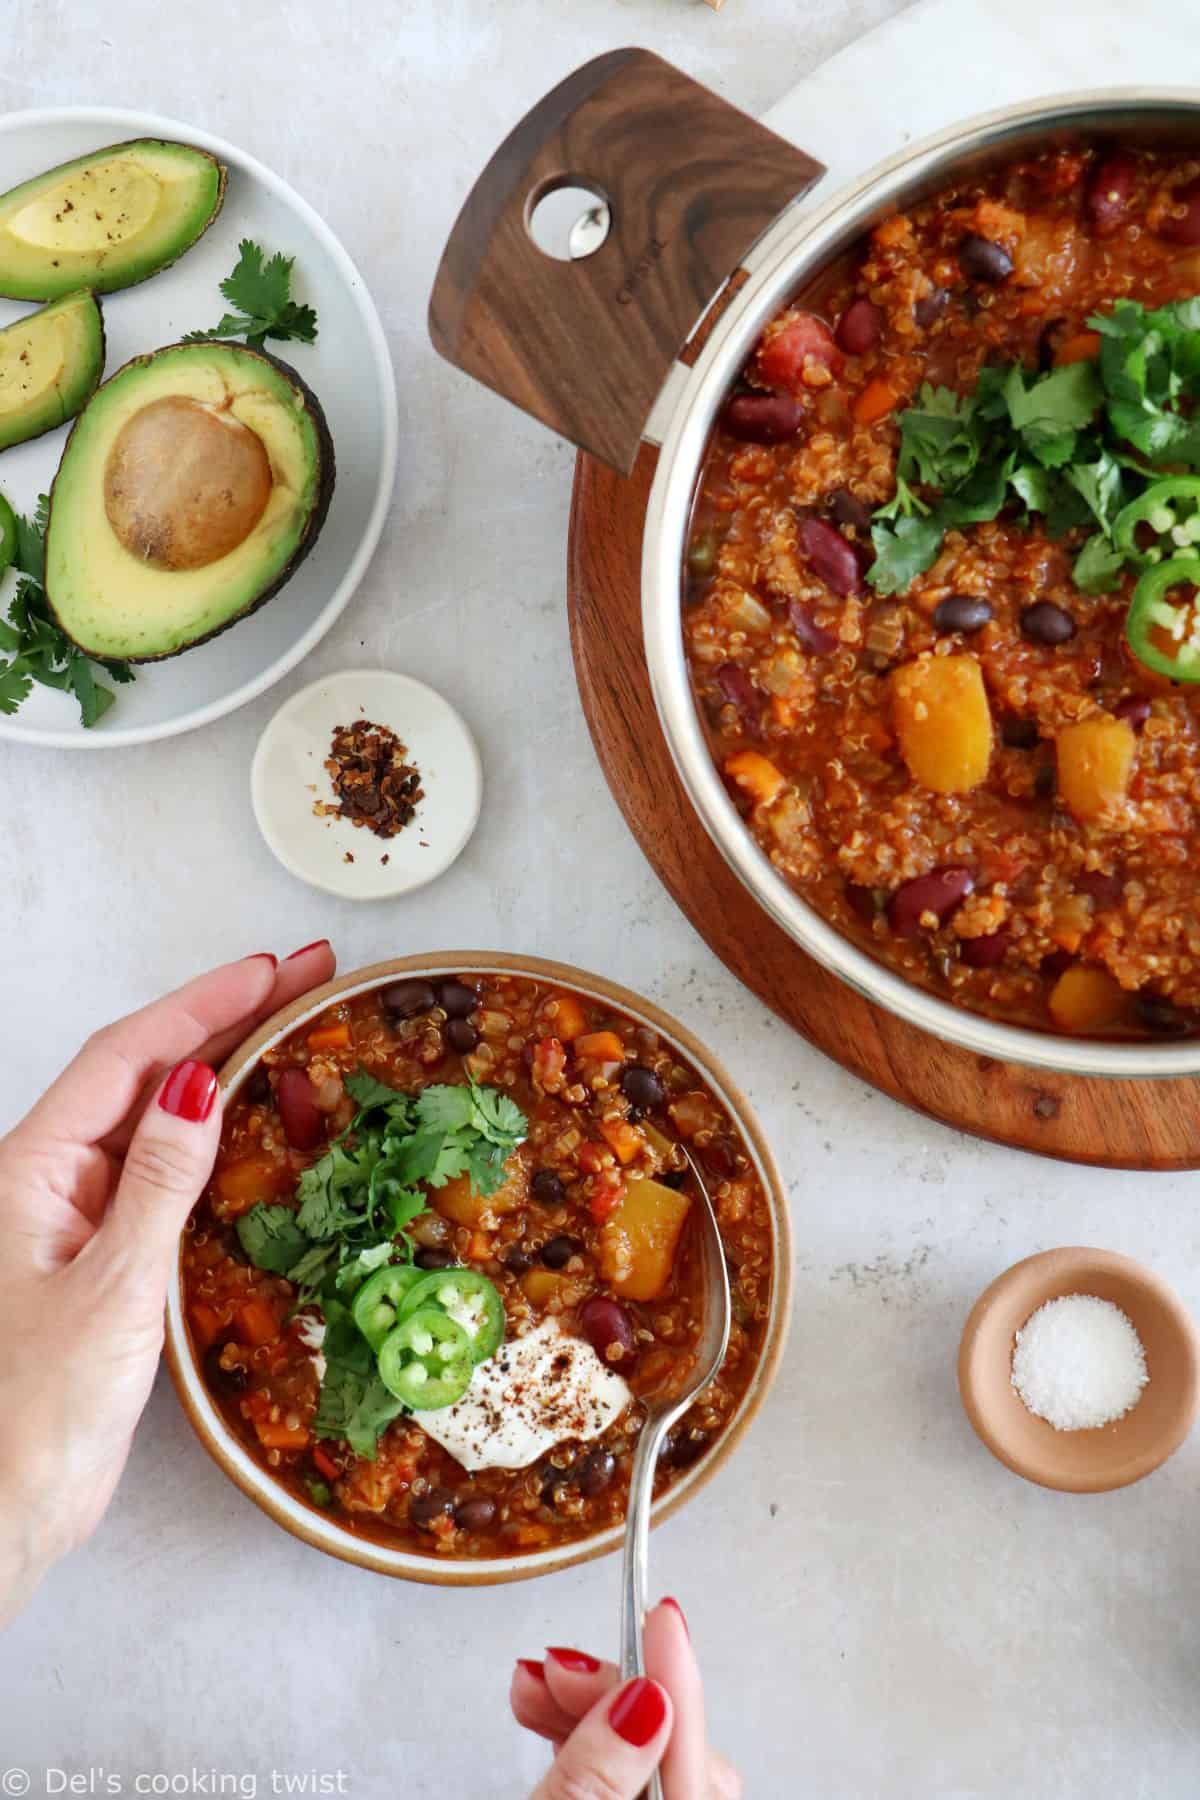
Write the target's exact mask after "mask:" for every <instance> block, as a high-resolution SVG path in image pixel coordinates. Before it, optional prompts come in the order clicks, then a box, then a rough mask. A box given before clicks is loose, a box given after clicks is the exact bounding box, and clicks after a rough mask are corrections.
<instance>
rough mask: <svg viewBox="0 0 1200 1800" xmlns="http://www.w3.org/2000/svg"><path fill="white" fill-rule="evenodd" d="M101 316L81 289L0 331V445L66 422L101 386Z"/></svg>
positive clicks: (92, 298) (93, 299) (95, 302)
mask: <svg viewBox="0 0 1200 1800" xmlns="http://www.w3.org/2000/svg"><path fill="white" fill-rule="evenodd" d="M103 373H104V321H103V319H102V318H101V316H100V303H99V301H98V300H97V299H96V296H95V294H92V293H89V291H88V290H87V289H86V288H84V289H82V290H81V291H80V292H79V293H75V294H66V295H64V296H63V298H62V299H61V300H53V301H51V303H50V305H49V306H43V307H40V308H39V309H38V311H37V312H32V313H27V314H26V316H25V317H24V318H23V319H18V320H17V322H16V324H15V325H8V326H6V327H5V328H4V330H3V331H0V450H7V449H8V447H9V445H10V444H23V443H24V442H25V440H26V439H27V438H35V437H40V436H41V435H42V433H43V431H53V430H54V428H55V426H56V425H65V424H66V422H67V420H68V419H73V418H74V417H75V414H76V413H77V412H78V411H79V409H80V407H81V406H82V405H83V404H84V402H85V401H86V400H89V399H90V398H91V396H92V395H93V394H94V393H95V391H96V389H97V387H98V386H99V385H100V377H101V375H103Z"/></svg>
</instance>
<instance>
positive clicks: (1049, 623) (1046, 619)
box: [1021, 600, 1075, 644]
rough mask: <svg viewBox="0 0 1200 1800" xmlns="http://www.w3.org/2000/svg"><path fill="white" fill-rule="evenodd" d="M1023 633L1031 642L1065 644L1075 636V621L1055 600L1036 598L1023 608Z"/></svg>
mask: <svg viewBox="0 0 1200 1800" xmlns="http://www.w3.org/2000/svg"><path fill="white" fill-rule="evenodd" d="M1021 634H1022V636H1023V637H1027V638H1028V639H1029V641H1030V643H1031V644H1065V643H1067V642H1068V640H1069V639H1071V638H1073V637H1074V636H1075V621H1074V619H1073V618H1072V617H1071V615H1070V613H1069V612H1067V611H1066V610H1065V609H1064V608H1063V607H1061V606H1055V604H1054V602H1053V600H1035V601H1034V603H1033V605H1032V606H1026V607H1023V608H1022V611H1021Z"/></svg>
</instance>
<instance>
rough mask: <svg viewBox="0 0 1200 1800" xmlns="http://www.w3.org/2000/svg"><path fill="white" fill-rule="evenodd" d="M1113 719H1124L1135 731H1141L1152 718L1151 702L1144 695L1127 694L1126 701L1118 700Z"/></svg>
mask: <svg viewBox="0 0 1200 1800" xmlns="http://www.w3.org/2000/svg"><path fill="white" fill-rule="evenodd" d="M1113 717H1114V718H1117V719H1124V721H1125V723H1126V724H1127V725H1131V726H1132V727H1133V729H1134V731H1140V730H1141V729H1142V726H1143V725H1144V724H1145V723H1146V720H1147V719H1148V718H1149V717H1150V702H1149V700H1147V698H1146V696H1145V695H1144V694H1127V695H1126V697H1125V699H1124V700H1118V701H1117V704H1116V705H1115V706H1114V707H1113Z"/></svg>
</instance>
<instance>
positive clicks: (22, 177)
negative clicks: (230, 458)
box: [0, 106, 397, 750]
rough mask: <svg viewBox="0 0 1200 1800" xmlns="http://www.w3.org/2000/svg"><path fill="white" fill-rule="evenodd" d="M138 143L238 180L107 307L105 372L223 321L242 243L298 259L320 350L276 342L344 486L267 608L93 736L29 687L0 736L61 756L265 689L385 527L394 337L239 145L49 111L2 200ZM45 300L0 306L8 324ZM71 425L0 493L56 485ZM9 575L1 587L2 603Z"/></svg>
mask: <svg viewBox="0 0 1200 1800" xmlns="http://www.w3.org/2000/svg"><path fill="white" fill-rule="evenodd" d="M136 137H162V138H177V139H180V140H181V141H182V142H184V143H190V144H198V145H200V146H201V148H203V149H205V150H211V151H212V152H213V154H214V155H215V156H217V157H219V158H220V160H221V161H222V162H223V163H224V164H225V165H226V166H227V168H228V170H229V186H228V190H227V192H226V196H225V204H224V206H223V207H222V208H221V211H220V212H219V213H218V215H217V218H216V220H215V222H214V223H213V225H212V226H211V228H210V229H209V230H208V231H207V232H206V233H205V235H204V236H203V237H202V238H201V239H200V241H199V243H198V244H196V245H195V247H194V248H193V249H191V250H189V251H187V252H186V254H185V255H184V256H182V257H181V258H180V260H179V261H178V262H177V263H176V264H175V266H174V267H173V268H170V269H166V270H164V271H163V273H162V274H161V275H155V276H153V277H152V278H151V279H150V280H149V281H146V282H142V283H141V284H140V285H139V286H137V287H132V288H127V289H126V290H125V291H124V292H122V293H118V294H109V295H106V296H104V297H103V298H102V299H101V306H102V307H103V310H104V328H105V332H106V334H107V338H108V355H107V359H106V362H105V374H106V375H112V374H114V373H115V372H116V370H117V369H119V368H120V367H121V365H122V363H125V362H128V360H129V358H130V357H131V356H138V355H142V354H144V353H145V352H146V351H148V350H155V349H157V348H158V347H159V346H160V345H162V344H170V343H174V342H175V341H176V340H177V339H178V338H180V337H182V336H183V334H184V332H186V331H194V330H202V329H204V328H206V327H208V326H211V325H215V324H216V322H217V320H218V319H219V318H220V316H221V314H222V312H223V311H224V310H225V302H224V301H223V299H222V297H221V294H220V290H219V287H218V283H219V282H221V281H222V280H223V279H224V277H225V276H226V275H228V273H229V271H230V270H231V269H232V267H233V265H234V263H235V262H236V260H237V246H238V241H239V239H241V238H244V237H250V238H254V239H255V240H256V241H257V242H258V243H261V244H262V245H263V247H264V248H265V249H267V250H270V251H274V250H279V251H282V252H283V253H284V254H285V255H288V256H294V257H295V259H296V267H295V271H294V274H293V278H292V279H293V288H294V292H295V294H296V297H297V298H298V299H301V300H305V301H307V302H308V303H309V304H310V305H312V306H314V307H315V308H316V310H317V319H318V335H317V341H316V343H315V344H290V343H286V344H275V343H273V342H272V341H270V340H268V343H267V349H268V350H270V351H272V352H278V354H279V355H280V356H282V357H283V358H284V360H285V361H286V362H289V363H291V364H293V366H294V367H295V368H296V370H297V371H298V372H299V374H301V375H302V376H303V377H304V379H305V381H307V382H308V384H309V386H310V387H311V388H312V389H313V390H314V392H315V393H316V395H317V398H318V399H319V400H320V402H321V404H322V406H323V407H324V409H325V416H326V418H327V420H328V421H329V429H330V431H331V433H332V435H333V443H334V452H335V456H336V460H337V485H336V487H335V489H334V495H333V503H332V505H331V506H330V508H329V516H328V518H327V519H326V521H325V526H324V529H323V531H322V533H321V536H320V539H319V540H318V542H317V545H316V548H315V549H314V550H313V551H312V554H311V555H310V556H309V557H308V558H307V560H306V561H305V562H304V563H303V564H302V565H301V567H300V569H299V570H298V571H297V573H296V574H295V575H294V576H293V578H292V580H291V581H289V582H288V584H287V586H286V587H285V588H283V589H282V590H281V591H280V592H279V593H278V594H277V595H276V596H275V598H274V599H273V600H271V601H269V602H268V604H267V605H266V606H264V607H262V608H261V609H260V610H259V611H258V612H256V613H254V614H252V615H251V617H250V618H248V619H243V620H242V622H241V623H240V624H238V625H235V626H234V627H233V628H232V630H230V631H227V632H224V633H223V634H222V635H221V636H220V637H218V638H214V639H213V641H212V642H211V643H209V644H204V645H202V646H201V647H200V648H199V649H197V650H189V651H187V652H186V653H185V654H184V655H183V656H175V657H171V658H170V659H169V660H168V661H166V662H162V663H146V664H143V665H142V666H141V667H140V669H139V670H138V675H137V680H136V682H133V683H131V684H129V685H128V686H125V687H122V688H121V689H120V690H119V691H118V695H117V703H116V705H115V706H113V707H111V708H110V710H109V712H108V713H107V715H106V716H105V718H104V719H103V720H102V721H101V723H100V724H99V725H97V726H95V727H93V729H92V730H91V731H85V730H84V729H83V727H82V726H81V725H80V724H79V709H78V707H77V706H76V704H75V701H74V699H73V698H72V697H71V696H70V695H69V694H60V693H55V692H53V691H52V690H50V689H48V688H42V687H36V686H35V688H34V690H33V692H32V693H31V694H30V696H29V698H28V700H26V701H25V703H24V705H23V706H22V707H21V709H20V711H19V712H17V713H15V714H13V716H12V717H11V718H6V717H4V716H3V715H0V738H17V739H20V740H22V741H24V742H26V743H34V744H49V745H54V746H58V747H62V748H68V749H87V750H106V749H111V748H114V747H116V746H119V745H122V744H144V743H148V742H150V741H151V740H152V739H154V738H162V737H172V736H174V735H175V734H176V733H178V732H181V731H191V730H193V729H194V728H195V727H196V726H197V725H206V724H208V723H209V722H210V721H211V720H213V719H219V718H221V717H222V715H223V714H225V713H228V712H232V711H233V710H234V708H235V707H238V706H243V705H244V704H245V703H246V701H247V700H253V699H254V698H255V696H256V695H258V694H261V693H263V692H265V690H266V689H267V688H269V687H270V686H271V685H272V684H273V683H274V682H276V681H278V680H279V679H280V677H281V676H283V675H286V674H287V672H288V670H289V669H292V668H294V667H295V666H296V664H297V663H298V662H299V661H300V659H301V657H303V656H306V655H307V654H308V652H309V651H310V650H311V649H312V647H313V645H314V644H316V643H317V642H319V640H320V639H321V638H322V637H323V636H324V635H325V633H326V632H327V631H328V630H329V627H330V626H331V625H332V624H333V622H334V620H335V619H336V618H337V616H338V614H339V613H340V612H341V611H342V609H343V608H344V607H345V605H346V603H347V601H348V600H349V599H350V596H351V594H353V592H354V590H355V588H356V587H357V585H358V583H359V581H360V580H361V579H362V575H363V571H364V570H365V568H366V566H367V563H368V561H369V560H370V557H371V554H372V552H373V550H374V548H375V545H376V544H377V542H378V541H379V534H380V531H381V530H382V529H383V520H384V514H385V512H386V510H387V506H388V502H389V500H390V498H391V492H392V482H393V479H394V476H395V468H396V437H397V421H396V398H395V378H394V376H393V373H392V362H391V357H390V355H389V354H388V347H387V340H386V339H385V337H384V335H383V327H382V325H381V324H380V322H379V315H378V313H377V312H376V311H375V305H374V302H373V301H372V299H371V297H370V295H369V294H368V292H367V290H366V286H365V285H364V283H363V279H362V276H361V275H360V274H359V272H358V270H357V269H356V268H355V266H354V264H353V263H352V262H351V261H350V258H349V257H348V256H347V255H346V252H345V251H344V250H343V249H342V246H341V244H340V243H339V242H338V240H337V238H335V237H334V235H333V233H332V231H330V229H329V227H328V226H327V225H326V224H324V223H323V221H322V220H321V219H320V218H318V216H317V214H316V213H315V212H314V211H313V210H312V208H311V207H310V206H309V205H307V203H306V202H305V201H303V200H301V198H300V197H299V195H298V194H295V193H293V191H292V189H291V188H290V187H288V185H287V183H286V182H284V181H281V180H280V179H279V177H278V175H273V174H272V173H271V171H270V169H266V168H264V167H263V165H262V164H261V163H260V162H256V161H255V160H254V158H253V157H251V156H247V155H246V154H245V153H244V152H243V151H241V150H238V149H236V148H235V146H234V145H232V144H227V143H225V142H224V140H223V139H221V138H217V137H213V136H212V135H211V133H209V132H206V131H198V130H196V128H195V127H194V126H191V125H183V124H180V123H179V122H178V121H177V120H174V119H164V118H159V117H158V116H156V115H155V114H153V113H141V112H126V111H123V110H120V109H116V108H111V107H101V106H95V107H93V106H71V107H55V108H53V109H50V110H47V111H45V112H18V113H10V114H8V116H7V117H6V118H3V119H0V188H4V189H7V188H9V187H14V186H16V184H17V183H18V182H21V181H26V180H28V179H29V178H30V177H31V176H33V175H37V174H40V173H41V171H42V170H44V169H50V168H53V167H54V165H55V164H56V163H60V162H65V161H67V160H68V159H69V158H70V157H73V156H82V155H84V154H85V153H86V152H87V151H89V150H98V149H100V148H101V147H102V146H104V145H105V144H115V143H120V142H121V141H122V140H124V139H128V138H136ZM35 305H36V302H29V303H26V302H22V301H12V300H0V326H3V325H8V324H11V323H12V321H13V320H14V319H17V318H20V317H21V315H22V314H23V313H26V312H29V311H31V310H32V309H33V307H34V306H35ZM68 429H69V427H67V426H64V427H63V428H62V429H61V430H59V431H54V432H48V433H47V434H46V436H45V437H40V438H35V439H34V440H33V441H32V442H31V443H28V444H20V445H18V446H17V447H16V448H15V449H12V450H6V451H5V452H4V453H3V456H0V491H2V492H3V493H4V494H5V495H6V496H7V497H8V499H10V500H11V501H12V503H13V505H14V506H15V507H16V508H17V510H18V511H19V512H26V513H28V512H32V510H33V507H34V504H35V502H36V499H37V496H38V494H39V493H45V492H46V491H47V490H48V489H49V486H50V483H51V481H52V480H53V478H54V472H55V470H56V469H57V467H58V461H59V458H60V456H61V455H62V450H63V445H64V444H65V442H66V438H67V431H68ZM12 581H13V578H12V576H11V575H10V576H8V577H7V578H6V579H5V580H4V582H3V584H2V585H0V600H2V601H3V602H4V603H7V598H8V596H9V594H10V592H11V589H12Z"/></svg>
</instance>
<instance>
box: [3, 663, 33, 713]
mask: <svg viewBox="0 0 1200 1800" xmlns="http://www.w3.org/2000/svg"><path fill="white" fill-rule="evenodd" d="M32 688H33V677H32V675H30V674H29V672H28V671H27V670H26V669H24V668H22V666H21V664H20V663H19V662H10V663H0V713H15V712H16V710H17V708H18V707H19V706H20V704H21V702H22V701H23V700H28V698H29V695H30V692H31V690H32Z"/></svg>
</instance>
